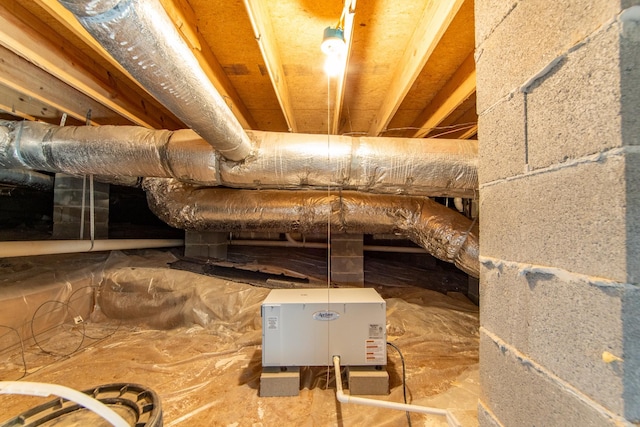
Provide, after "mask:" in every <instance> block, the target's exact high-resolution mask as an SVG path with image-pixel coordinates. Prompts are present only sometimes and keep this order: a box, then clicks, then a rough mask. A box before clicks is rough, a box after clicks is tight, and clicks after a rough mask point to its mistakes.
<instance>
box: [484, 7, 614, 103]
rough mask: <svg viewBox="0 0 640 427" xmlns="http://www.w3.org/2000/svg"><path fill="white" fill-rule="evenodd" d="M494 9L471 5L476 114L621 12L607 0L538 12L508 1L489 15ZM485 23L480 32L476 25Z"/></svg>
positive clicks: (544, 8)
mask: <svg viewBox="0 0 640 427" xmlns="http://www.w3.org/2000/svg"><path fill="white" fill-rule="evenodd" d="M494 3H495V0H478V1H477V3H476V15H475V22H476V23H480V28H479V29H478V35H479V41H478V42H477V46H476V58H477V65H476V69H477V85H478V92H477V96H478V111H479V112H481V113H482V112H484V111H485V110H486V109H487V108H488V107H489V106H491V105H493V104H494V103H496V101H498V100H499V99H500V98H502V97H504V96H505V95H506V94H508V93H509V92H511V91H513V90H515V89H517V88H519V87H520V86H521V85H522V84H523V83H524V82H526V81H527V80H528V79H530V78H531V77H533V76H534V75H536V74H537V73H538V72H539V71H540V70H542V69H543V68H544V67H546V66H547V65H548V64H549V63H550V62H551V61H552V60H553V59H554V58H556V57H558V56H559V55H562V54H564V53H566V52H567V51H568V50H569V49H570V48H571V47H573V46H575V45H576V44H578V43H579V42H581V41H582V40H584V39H585V37H587V36H589V35H591V34H593V33H594V32H595V31H598V30H599V28H600V27H601V26H602V25H603V24H604V23H606V22H608V21H611V20H612V19H613V18H614V17H615V16H616V15H617V14H618V13H619V12H620V10H621V5H620V2H619V1H611V0H596V1H593V2H588V3H585V1H584V0H567V1H562V2H545V3H544V7H541V4H540V3H539V2H532V1H519V2H517V4H515V7H514V3H513V2H512V1H508V2H504V3H505V5H503V6H500V7H498V8H497V9H495V10H494V9H492V6H493V4H494ZM510 8H512V10H510V12H509V9H510ZM569 17H570V18H569ZM485 20H486V22H487V24H486V28H485V26H484V25H483V24H482V23H483V22H485ZM482 37H485V39H482ZM514 41H518V42H517V43H514Z"/></svg>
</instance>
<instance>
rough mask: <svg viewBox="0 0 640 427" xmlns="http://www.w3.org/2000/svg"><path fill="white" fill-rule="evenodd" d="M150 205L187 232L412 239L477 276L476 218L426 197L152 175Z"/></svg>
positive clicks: (147, 185) (148, 183)
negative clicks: (202, 182) (252, 186)
mask: <svg viewBox="0 0 640 427" xmlns="http://www.w3.org/2000/svg"><path fill="white" fill-rule="evenodd" d="M143 188H144V189H145V190H146V192H147V201H148V202H149V207H150V208H151V210H152V211H153V212H154V213H155V214H156V215H157V216H158V217H160V218H161V219H162V220H163V221H165V222H166V223H167V224H169V225H171V226H173V227H176V228H181V229H187V230H201V231H203V230H208V231H225V232H237V231H265V232H268V231H275V232H299V233H303V234H306V233H318V232H321V233H326V231H327V227H328V224H331V231H332V232H336V233H338V232H341V233H363V234H384V233H395V234H400V235H404V236H406V237H408V238H409V239H411V240H412V241H414V242H415V243H417V244H418V245H420V246H422V247H423V248H424V249H425V250H426V251H427V252H429V253H430V254H431V255H433V256H435V257H436V258H438V259H441V260H443V261H447V262H452V263H454V264H455V265H456V266H457V267H458V268H460V269H461V270H463V271H465V272H466V273H468V274H470V275H471V276H474V277H478V275H479V268H480V265H479V261H478V259H479V258H478V257H479V251H478V226H477V223H476V222H475V221H472V220H470V219H469V218H467V217H465V216H463V215H461V214H460V213H458V212H457V211H454V210H452V209H449V208H447V207H445V206H443V205H441V204H439V203H436V202H434V201H432V200H429V199H427V198H423V197H415V196H399V195H382V194H367V193H361V192H353V191H338V192H331V193H328V192H324V191H278V190H261V191H256V190H233V189H227V188H211V187H198V186H193V185H189V184H185V183H182V182H179V181H176V180H171V179H145V180H144V183H143Z"/></svg>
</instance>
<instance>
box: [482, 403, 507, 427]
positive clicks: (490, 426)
mask: <svg viewBox="0 0 640 427" xmlns="http://www.w3.org/2000/svg"><path fill="white" fill-rule="evenodd" d="M478 425H479V426H480V427H503V426H502V425H501V424H500V423H499V422H498V420H496V419H495V418H494V417H493V415H492V414H491V412H490V411H489V409H488V408H487V407H486V406H485V404H484V403H483V402H482V401H480V402H478Z"/></svg>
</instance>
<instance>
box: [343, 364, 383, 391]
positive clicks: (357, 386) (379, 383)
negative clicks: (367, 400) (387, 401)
mask: <svg viewBox="0 0 640 427" xmlns="http://www.w3.org/2000/svg"><path fill="white" fill-rule="evenodd" d="M347 371H348V374H347V375H348V378H349V394H352V395H361V394H368V395H387V394H389V373H388V372H387V371H386V369H381V370H377V369H376V368H375V367H367V366H349V367H348V369H347Z"/></svg>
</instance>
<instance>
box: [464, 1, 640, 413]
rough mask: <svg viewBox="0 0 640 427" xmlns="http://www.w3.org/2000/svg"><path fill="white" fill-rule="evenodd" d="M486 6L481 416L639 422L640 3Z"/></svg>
mask: <svg viewBox="0 0 640 427" xmlns="http://www.w3.org/2000/svg"><path fill="white" fill-rule="evenodd" d="M475 8H476V10H475V19H476V68H477V99H478V105H477V107H478V112H479V149H480V153H479V154H480V161H479V178H480V213H481V214H480V229H481V235H480V258H481V275H480V298H481V317H480V322H481V344H480V382H481V395H480V402H479V410H478V419H479V423H480V425H481V426H527V425H580V426H589V425H593V426H601V425H631V424H630V423H637V422H640V322H638V320H637V319H639V318H640V287H639V285H640V147H639V146H640V1H638V0H567V1H563V2H535V1H530V0H510V1H496V0H476V2H475Z"/></svg>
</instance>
